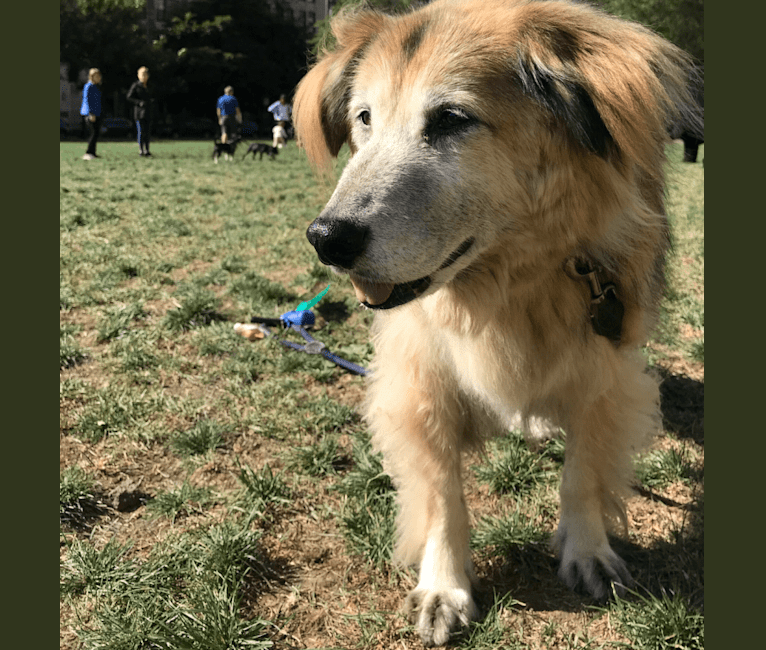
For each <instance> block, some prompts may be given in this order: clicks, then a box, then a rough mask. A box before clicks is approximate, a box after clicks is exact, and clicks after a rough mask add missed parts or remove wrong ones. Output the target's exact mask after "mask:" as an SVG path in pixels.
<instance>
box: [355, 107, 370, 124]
mask: <svg viewBox="0 0 766 650" xmlns="http://www.w3.org/2000/svg"><path fill="white" fill-rule="evenodd" d="M358 119H359V120H360V121H361V123H362V124H364V125H365V126H370V124H371V123H372V115H370V111H362V112H361V113H359V116H358Z"/></svg>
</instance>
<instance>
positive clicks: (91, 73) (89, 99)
mask: <svg viewBox="0 0 766 650" xmlns="http://www.w3.org/2000/svg"><path fill="white" fill-rule="evenodd" d="M100 84H101V71H100V70H99V69H98V68H91V69H90V70H88V83H86V84H85V87H84V88H83V89H82V106H81V107H80V115H82V116H83V119H84V120H85V123H86V124H87V126H88V133H89V137H88V148H87V149H86V150H85V155H84V156H83V160H93V159H94V158H98V157H99V156H97V155H96V143H97V142H98V134H99V133H100V132H101V90H99V87H98V86H99V85H100Z"/></svg>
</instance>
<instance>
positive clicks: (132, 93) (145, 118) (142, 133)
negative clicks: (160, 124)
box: [127, 66, 154, 156]
mask: <svg viewBox="0 0 766 650" xmlns="http://www.w3.org/2000/svg"><path fill="white" fill-rule="evenodd" d="M148 84H149V68H147V67H146V66H141V67H140V68H139V69H138V81H134V82H133V85H132V86H131V87H130V90H128V96H127V97H128V101H129V102H131V103H132V104H133V119H134V120H135V121H136V130H137V131H138V148H139V154H138V155H139V156H151V155H152V154H151V153H150V152H149V140H150V136H151V128H152V112H153V108H154V105H153V104H154V98H153V97H152V93H151V91H150V90H149V85H148Z"/></svg>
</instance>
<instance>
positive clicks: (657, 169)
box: [294, 0, 692, 646]
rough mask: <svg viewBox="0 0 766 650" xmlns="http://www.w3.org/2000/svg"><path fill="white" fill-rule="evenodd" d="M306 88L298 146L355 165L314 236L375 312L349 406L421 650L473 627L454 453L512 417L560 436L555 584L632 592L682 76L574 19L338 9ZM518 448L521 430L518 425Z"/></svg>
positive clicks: (575, 12) (482, 3)
mask: <svg viewBox="0 0 766 650" xmlns="http://www.w3.org/2000/svg"><path fill="white" fill-rule="evenodd" d="M332 27H333V32H334V35H335V37H336V44H335V46H334V47H333V48H332V49H331V50H329V51H325V52H323V54H322V56H321V57H320V59H319V61H318V63H317V64H316V65H315V66H314V67H313V69H311V70H310V71H309V73H308V74H307V75H306V77H305V78H304V79H303V80H302V81H301V83H300V85H299V87H298V91H297V95H296V99H295V105H294V110H295V112H294V117H295V126H296V132H297V134H298V142H299V144H300V145H301V146H302V147H303V148H305V150H306V151H307V153H308V155H309V158H310V159H311V160H312V161H313V162H314V163H315V164H316V165H317V166H318V167H320V168H324V169H326V170H328V171H329V170H330V169H331V168H330V164H329V163H330V159H331V158H332V157H335V156H337V155H338V152H339V151H340V149H341V147H342V146H343V145H344V144H348V146H349V148H350V151H351V158H350V160H349V162H348V164H347V165H346V167H345V169H344V171H343V174H342V176H341V178H340V180H339V182H338V185H337V187H336V189H335V192H334V193H333V195H332V197H331V198H330V201H329V203H328V204H327V206H326V207H325V209H324V210H323V212H322V213H321V214H320V215H319V216H318V217H317V218H316V219H315V220H314V222H313V223H312V224H311V225H310V226H309V228H308V231H307V236H308V239H309V241H310V242H311V244H312V245H313V246H314V247H315V249H316V251H317V253H318V256H319V259H320V260H321V261H322V262H323V263H325V264H327V265H330V266H332V267H333V268H334V269H335V270H336V271H337V272H340V273H344V274H347V275H348V276H349V278H350V280H351V282H352V284H353V286H354V289H355V291H356V296H357V298H358V299H359V301H360V302H361V303H362V304H363V305H365V306H366V307H368V308H370V309H373V310H375V311H376V312H377V313H376V317H375V324H374V326H373V334H374V343H375V348H376V358H375V361H374V363H373V366H372V376H371V381H370V384H369V392H368V398H367V404H366V416H365V417H366V419H367V422H368V423H369V426H370V429H371V431H372V434H373V442H374V445H375V447H376V448H377V449H378V450H380V451H382V452H383V455H384V462H385V464H384V466H385V468H386V471H388V472H389V473H390V474H391V475H392V477H393V479H394V483H395V485H396V487H397V492H398V499H399V504H400V514H399V526H398V539H397V545H396V555H397V557H398V558H399V559H400V560H402V561H404V562H406V563H412V564H417V565H419V568H420V573H419V582H418V585H417V587H416V588H415V589H414V590H413V591H412V592H411V593H410V594H409V596H408V597H407V600H406V608H407V610H408V611H409V612H410V614H411V616H412V618H413V621H414V623H415V625H416V629H417V630H418V632H419V634H420V637H421V639H422V641H423V642H424V643H425V644H426V645H428V646H432V645H442V644H445V643H446V642H447V641H448V639H449V637H450V635H451V633H452V632H453V631H455V630H456V629H458V628H459V627H460V626H461V625H467V624H468V623H469V621H470V620H471V619H473V618H475V617H476V616H477V614H478V610H477V608H476V605H475V604H474V600H473V597H472V594H471V587H472V582H473V581H474V580H475V575H474V570H473V564H472V561H471V553H470V548H469V515H468V511H467V508H466V502H465V498H464V495H463V486H462V481H463V478H462V467H461V456H462V454H463V452H464V451H467V450H469V449H472V448H476V447H478V446H479V445H480V444H481V443H482V441H483V440H485V439H486V438H487V437H488V436H489V435H491V434H493V433H502V432H503V431H504V430H507V429H508V428H512V427H514V426H515V425H516V424H517V423H518V422H519V421H522V422H524V423H526V424H527V425H528V426H529V425H534V424H539V423H541V422H544V423H548V426H549V427H550V426H552V427H556V428H557V427H561V428H562V429H563V430H564V431H565V432H566V462H565V466H564V472H563V479H562V483H561V492H560V495H561V517H560V521H559V526H558V531H557V533H556V534H555V536H554V539H553V546H554V548H555V549H556V550H557V552H558V554H559V556H560V560H561V564H560V569H559V574H560V576H561V577H562V579H563V580H564V581H565V582H566V583H567V584H568V585H569V586H570V587H572V588H575V587H578V586H583V587H584V588H585V589H586V590H587V591H588V592H590V593H591V594H592V595H593V596H595V597H598V598H603V597H606V596H607V595H608V594H609V593H610V592H611V590H612V587H613V586H614V587H615V588H616V589H617V590H618V591H619V590H620V589H621V588H622V585H627V584H630V581H631V578H630V574H629V572H628V569H627V568H626V565H625V563H624V562H623V560H622V559H621V558H620V557H618V556H617V555H616V554H615V552H614V551H613V550H612V548H611V546H610V544H609V541H608V538H607V531H608V530H610V529H611V528H612V527H613V524H616V525H617V529H618V530H620V529H622V530H624V529H625V528H626V526H627V514H626V511H625V506H624V504H623V501H622V496H624V495H625V494H627V493H628V492H629V486H630V482H631V473H632V472H631V455H632V454H633V453H635V452H636V451H637V450H638V449H640V448H641V446H642V444H643V443H644V442H646V441H647V440H648V439H649V437H650V435H651V434H652V433H653V432H656V431H657V430H658V428H659V423H660V417H659V390H658V386H657V382H656V380H655V378H653V377H652V376H651V375H649V374H647V373H646V372H645V371H644V370H645V365H646V361H645V359H644V357H643V356H642V353H641V346H642V345H643V343H644V342H645V341H646V339H647V337H648V335H649V332H650V329H651V327H652V325H653V324H654V322H655V320H656V317H657V314H658V311H659V303H660V299H661V296H662V289H663V278H664V271H663V264H664V260H665V253H666V250H667V248H668V239H669V237H668V224H667V220H666V217H665V210H664V205H663V203H664V198H663V191H664V181H663V162H664V147H665V144H666V138H665V134H666V130H667V125H668V124H670V123H671V122H672V120H674V119H676V118H678V117H679V115H678V114H679V112H681V113H683V112H685V111H690V112H692V109H691V108H687V107H690V106H692V98H691V96H690V94H689V92H688V89H687V87H686V79H687V70H688V69H689V67H690V65H691V64H690V62H689V57H688V56H687V55H686V54H685V53H684V52H682V51H681V50H679V49H678V48H676V47H675V46H673V45H671V44H670V43H668V42H667V41H665V40H664V39H662V38H660V37H659V36H657V35H656V34H654V33H653V32H651V31H650V30H648V29H646V28H644V27H641V26H640V25H637V24H634V23H629V22H625V21H623V20H620V19H617V18H614V17H612V16H609V15H607V14H605V13H602V12H600V11H598V10H596V9H594V8H592V7H590V6H589V5H588V4H586V3H574V2H561V1H551V0H547V1H546V0H540V1H537V2H530V1H528V0H435V1H434V2H431V3H430V4H428V5H425V6H424V7H422V8H421V9H419V10H417V11H414V12H412V13H408V14H403V15H399V16H396V17H392V16H386V15H384V14H382V13H379V12H375V11H346V12H340V13H339V14H338V15H337V16H336V17H335V18H334V19H333V22H332ZM531 428H535V427H534V426H532V427H531Z"/></svg>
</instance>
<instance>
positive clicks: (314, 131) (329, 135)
mask: <svg viewBox="0 0 766 650" xmlns="http://www.w3.org/2000/svg"><path fill="white" fill-rule="evenodd" d="M386 20H387V18H386V17H385V16H384V15H383V14H379V13H376V12H373V11H354V10H345V11H341V13H339V14H338V15H337V16H336V17H335V18H334V19H333V21H332V30H333V35H334V36H335V39H336V44H335V47H334V48H333V49H331V50H330V51H324V52H323V53H322V55H321V56H320V58H319V62H318V63H317V64H316V65H315V66H314V67H313V68H312V69H311V70H310V71H309V72H308V74H307V75H306V76H305V77H304V78H303V79H302V80H301V82H300V83H299V84H298V88H297V90H296V93H295V100H294V102H293V122H294V124H295V131H296V134H297V137H298V144H299V145H300V146H301V147H303V148H304V149H305V150H306V154H307V155H308V158H309V160H310V161H311V163H312V164H313V165H314V166H315V168H317V169H319V170H321V171H326V170H327V169H328V167H329V163H330V159H331V158H334V157H336V156H337V155H338V152H339V151H340V148H341V147H342V146H343V143H344V142H346V141H347V140H348V138H349V125H348V98H349V94H350V90H351V83H352V82H353V77H354V73H355V71H356V66H357V63H358V61H359V58H360V57H361V56H362V55H363V53H364V50H365V49H366V47H367V46H368V44H369V43H370V42H371V41H372V40H373V39H374V38H375V37H376V36H377V34H378V33H379V32H380V31H381V29H382V26H383V24H384V22H385V21H386Z"/></svg>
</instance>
